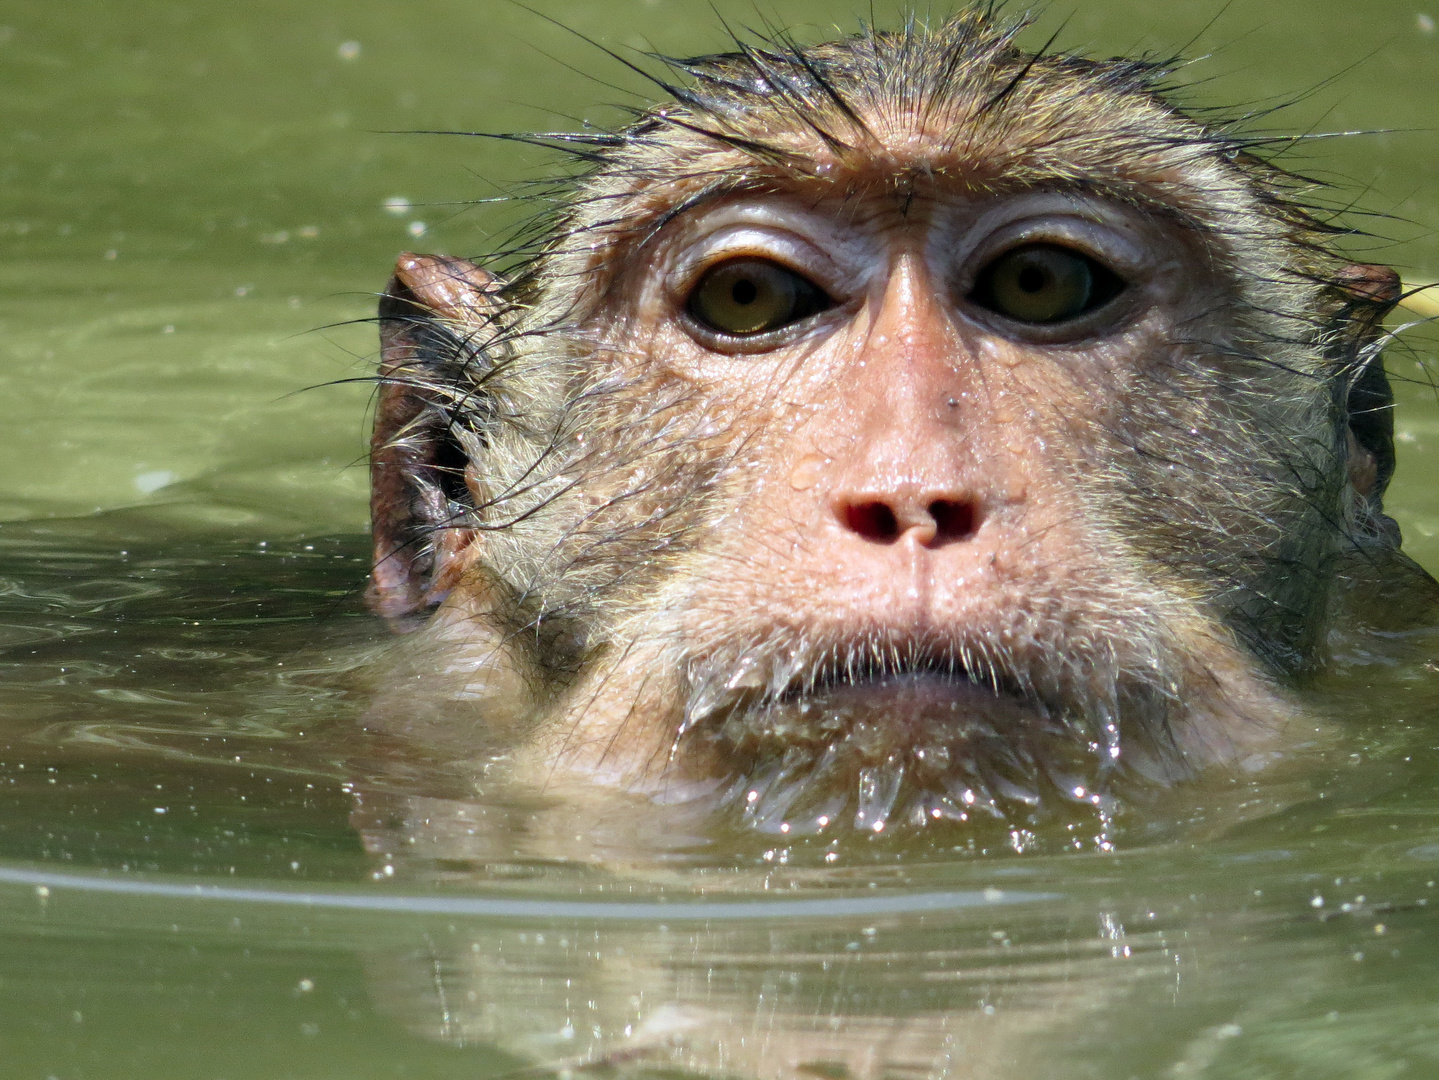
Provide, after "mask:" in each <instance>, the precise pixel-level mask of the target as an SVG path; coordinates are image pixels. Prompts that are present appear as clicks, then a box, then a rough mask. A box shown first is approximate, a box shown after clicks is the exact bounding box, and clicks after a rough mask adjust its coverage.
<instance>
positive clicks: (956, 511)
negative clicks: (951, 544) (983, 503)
mask: <svg viewBox="0 0 1439 1080" xmlns="http://www.w3.org/2000/svg"><path fill="white" fill-rule="evenodd" d="M929 516H930V517H931V518H933V519H934V542H935V543H936V544H943V543H946V542H948V541H950V540H963V539H965V538H966V537H968V536H972V535H974V531H975V529H977V528H978V527H979V520H978V518H979V515H978V514H977V513H976V512H975V508H974V504H973V503H971V502H960V501H958V500H955V499H935V500H934V502H932V503H930V504H929Z"/></svg>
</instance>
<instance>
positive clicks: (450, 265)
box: [365, 252, 500, 619]
mask: <svg viewBox="0 0 1439 1080" xmlns="http://www.w3.org/2000/svg"><path fill="white" fill-rule="evenodd" d="M499 289H500V282H499V280H498V279H497V278H496V277H495V276H494V275H493V274H491V273H489V272H488V271H486V270H482V269H481V268H480V267H478V266H476V265H474V264H473V263H471V262H467V261H466V260H464V259H456V258H450V257H448V256H443V255H415V254H411V253H409V252H406V253H405V254H403V255H401V256H400V257H399V259H398V261H397V262H396V264H395V274H394V276H393V277H392V278H391V279H390V283H389V285H388V286H387V287H386V289H385V291H384V293H383V294H381V297H380V304H379V321H380V377H379V392H378V394H377V395H376V401H375V427H374V433H373V435H372V436H371V439H370V485H371V495H370V522H371V531H372V535H373V538H374V569H373V570H372V571H371V576H370V587H369V589H368V590H367V592H366V595H365V599H366V601H367V603H368V604H369V606H370V608H371V610H373V611H375V612H376V613H377V614H379V615H383V616H385V617H386V618H389V619H401V618H403V617H404V616H407V615H411V614H413V613H415V612H419V611H422V610H423V609H426V608H429V607H432V606H434V605H435V604H437V603H439V602H440V600H442V599H443V598H444V594H445V593H447V592H448V591H449V589H450V588H451V587H452V586H453V584H454V581H455V580H456V578H457V576H458V574H459V571H460V570H461V569H462V568H463V564H464V563H465V562H466V561H468V560H467V559H466V558H465V552H466V550H467V549H468V548H469V547H470V545H471V543H472V541H473V540H474V536H475V534H474V530H472V529H468V528H464V527H460V526H458V525H457V523H456V522H455V521H454V511H453V507H452V505H451V498H450V494H452V493H454V492H457V491H462V490H463V487H464V484H463V471H464V466H465V460H464V455H463V451H461V449H460V448H459V446H458V445H457V444H456V443H455V441H454V440H453V438H452V436H451V434H450V430H449V428H450V422H451V417H450V407H449V404H448V400H447V396H446V395H445V394H444V393H443V392H442V387H443V386H444V385H445V384H446V382H447V372H446V369H447V368H452V367H454V366H455V365H456V364H460V363H463V361H464V358H465V356H466V355H467V350H468V349H469V348H470V344H469V340H468V339H469V337H470V336H471V335H473V334H474V333H475V332H476V331H479V330H481V329H483V327H484V326H485V325H486V324H487V323H488V322H489V321H490V319H491V318H492V317H493V315H494V313H495V311H496V310H497V308H498V302H497V300H496V297H495V294H496V293H498V291H499Z"/></svg>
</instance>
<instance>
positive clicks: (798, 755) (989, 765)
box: [681, 650, 1113, 837]
mask: <svg viewBox="0 0 1439 1080" xmlns="http://www.w3.org/2000/svg"><path fill="white" fill-rule="evenodd" d="M741 671H742V672H744V665H741ZM748 674H749V676H750V677H749V678H748V680H747V681H748V683H749V684H750V688H749V690H748V692H745V691H744V690H742V689H741V690H739V691H738V692H736V693H735V695H734V696H732V697H731V698H730V699H729V700H728V701H727V702H725V703H724V704H723V705H722V706H720V707H718V708H716V709H714V710H713V711H712V712H711V713H709V714H708V716H707V717H706V718H705V719H704V720H703V721H701V722H698V723H696V724H694V725H693V726H692V727H691V729H690V730H688V731H687V732H685V733H683V734H682V736H681V739H682V740H688V741H690V745H694V744H695V743H700V744H703V745H704V747H705V750H706V756H707V758H708V759H709V760H710V761H711V762H718V763H721V764H722V765H723V767H724V771H725V772H727V773H728V775H729V776H730V784H729V786H728V787H727V789H726V793H725V795H724V800H725V801H726V802H727V804H728V805H729V806H730V807H731V808H732V809H737V810H738V811H739V812H740V814H741V816H742V818H743V820H744V821H745V823H746V824H748V825H749V826H751V827H753V828H757V829H759V830H760V831H761V832H771V833H781V834H785V835H787V836H792V837H801V836H805V835H814V834H819V833H827V832H832V831H833V830H834V829H836V828H844V827H845V826H846V825H851V826H852V828H853V829H854V830H861V831H868V832H876V833H877V832H881V831H884V830H885V829H886V828H893V827H894V826H895V825H897V824H900V823H904V824H908V825H915V826H918V825H925V826H929V825H934V824H936V823H940V822H948V823H951V824H953V823H968V825H967V827H970V826H973V824H974V823H975V821H976V819H982V820H986V821H988V822H989V823H990V824H991V825H996V824H997V825H1000V826H1001V827H1003V828H1004V829H1007V830H1011V831H1012V830H1019V831H1020V832H1023V831H1025V830H1028V829H1030V828H1031V827H1033V826H1035V824H1036V822H1037V821H1038V820H1039V819H1040V818H1042V817H1044V816H1045V815H1046V810H1047V808H1052V807H1054V806H1055V805H1057V804H1064V805H1066V806H1068V807H1069V808H1070V810H1073V809H1074V808H1075V804H1076V803H1079V804H1082V806H1083V810H1084V813H1085V814H1088V815H1091V816H1092V815H1093V814H1096V813H1101V809H1100V803H1101V802H1102V803H1103V804H1104V807H1105V809H1104V810H1103V813H1106V814H1107V812H1108V810H1107V808H1108V807H1109V806H1111V805H1112V801H1111V800H1109V799H1108V797H1107V796H1102V795H1099V794H1096V792H1103V791H1104V789H1105V785H1106V782H1107V777H1108V776H1109V774H1110V772H1111V771H1112V768H1111V767H1112V764H1113V761H1112V759H1111V758H1110V756H1109V755H1108V754H1107V753H1105V750H1104V747H1103V746H1102V743H1101V742H1100V741H1096V740H1095V739H1094V738H1092V737H1091V736H1090V735H1088V734H1087V733H1086V731H1085V730H1084V725H1082V724H1081V723H1080V722H1079V721H1077V720H1076V719H1075V717H1074V714H1073V713H1072V711H1070V710H1066V709H1063V708H1062V707H1060V706H1057V705H1052V704H1050V703H1049V702H1047V701H1045V700H1044V699H1043V698H1042V697H1041V696H1040V695H1038V694H1037V693H1034V692H1032V691H1028V690H1027V688H1026V683H1027V680H1025V679H1024V678H1023V677H1022V676H1019V675H1015V674H1011V673H1008V672H1005V671H1003V670H1000V669H998V668H997V667H995V666H992V665H988V664H976V663H972V662H965V660H964V659H963V657H961V656H959V655H957V654H955V653H952V652H950V651H944V650H935V651H932V652H917V651H916V652H911V653H910V654H909V655H907V656H906V655H903V654H900V655H898V656H895V655H893V654H891V655H890V656H889V657H886V656H884V655H883V653H882V652H881V654H880V655H878V656H871V657H867V658H864V659H856V658H854V657H853V655H852V654H845V653H842V652H835V653H831V654H830V655H828V656H826V657H824V658H823V659H821V660H820V661H819V662H815V663H811V664H809V665H806V666H805V668H804V669H803V670H801V671H797V672H794V673H792V674H791V675H790V677H789V678H788V679H783V681H780V680H778V679H775V678H774V675H775V674H776V673H775V672H773V671H771V672H769V673H768V674H769V675H770V678H769V679H768V680H760V679H759V678H758V677H757V676H756V675H755V673H754V672H753V671H750V672H748ZM778 674H779V675H780V676H781V677H782V676H783V675H784V674H785V672H784V671H783V670H781V671H780V672H779V673H778ZM729 682H730V684H731V685H733V684H734V683H735V682H736V680H735V678H734V677H733V676H732V677H731V679H730V680H729ZM776 683H778V685H776ZM761 684H762V685H761ZM741 685H743V684H741ZM1096 800H1098V801H1096ZM1015 835H1019V833H1018V832H1016V833H1015Z"/></svg>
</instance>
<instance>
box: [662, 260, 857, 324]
mask: <svg viewBox="0 0 1439 1080" xmlns="http://www.w3.org/2000/svg"><path fill="white" fill-rule="evenodd" d="M831 303H832V301H831V300H830V298H829V297H828V296H826V295H825V293H824V292H823V291H822V290H821V289H820V288H819V287H818V286H816V285H815V284H814V283H813V282H811V281H808V280H807V279H805V278H803V277H801V276H800V275H799V274H797V273H795V272H794V271H793V270H791V269H789V268H788V267H785V266H781V265H780V264H779V263H775V262H770V261H769V260H768V259H732V260H730V261H729V262H723V263H720V264H719V265H718V266H714V267H711V268H710V269H709V270H707V271H706V272H705V274H704V276H703V277H701V278H700V279H699V282H698V283H697V284H696V285H695V287H694V289H693V290H692V291H691V292H690V295H689V299H688V301H687V303H686V308H687V310H688V311H689V314H690V317H691V318H692V319H694V320H695V321H696V322H698V323H699V324H700V325H701V326H703V327H705V328H706V329H708V330H713V331H715V332H716V333H720V334H727V335H731V336H734V337H748V336H751V335H754V334H764V333H767V332H769V331H771V330H778V329H780V328H782V327H785V326H789V325H790V324H792V323H797V322H799V321H800V320H802V319H807V318H809V317H810V316H811V315H814V314H816V313H818V312H820V311H823V310H824V309H825V308H827V307H829V306H830V304H831Z"/></svg>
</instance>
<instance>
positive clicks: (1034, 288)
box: [970, 244, 1124, 324]
mask: <svg viewBox="0 0 1439 1080" xmlns="http://www.w3.org/2000/svg"><path fill="white" fill-rule="evenodd" d="M1123 291H1124V282H1123V281H1122V280H1120V278H1119V276H1118V275H1116V274H1115V273H1114V272H1113V271H1112V270H1110V269H1109V268H1108V267H1106V266H1103V265H1101V264H1100V263H1098V262H1096V261H1095V260H1093V259H1091V258H1090V257H1089V256H1087V255H1083V254H1081V253H1080V252H1078V251H1075V250H1073V249H1072V248H1066V247H1059V246H1057V245H1055V244H1025V245H1024V246H1023V247H1017V248H1014V249H1013V250H1011V251H1006V252H1005V253H1004V254H1003V255H1001V256H999V258H997V259H995V260H994V261H993V262H991V263H990V264H989V265H988V266H986V267H985V268H984V269H983V270H981V271H980V272H979V279H978V280H977V281H976V282H975V286H974V291H973V292H972V293H971V294H970V299H971V300H973V301H974V302H975V303H976V304H979V305H980V306H981V307H985V308H988V309H989V310H990V311H993V312H996V313H998V314H1000V315H1003V316H1004V317H1005V318H1008V319H1013V320H1014V321H1015V322H1022V323H1037V324H1049V323H1061V322H1067V321H1068V320H1070V319H1076V318H1078V317H1079V316H1081V315H1084V314H1087V313H1088V312H1090V311H1094V310H1095V309H1096V308H1100V307H1103V306H1104V305H1105V304H1107V303H1108V302H1109V301H1110V300H1112V299H1113V298H1114V297H1115V296H1117V295H1119V293H1121V292H1123Z"/></svg>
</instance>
